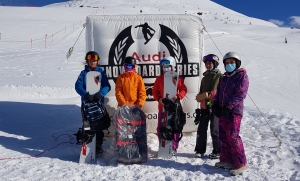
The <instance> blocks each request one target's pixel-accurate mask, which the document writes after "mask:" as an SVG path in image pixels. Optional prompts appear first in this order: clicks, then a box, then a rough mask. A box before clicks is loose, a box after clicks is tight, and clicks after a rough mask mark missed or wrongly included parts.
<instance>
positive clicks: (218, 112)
mask: <svg viewBox="0 0 300 181" xmlns="http://www.w3.org/2000/svg"><path fill="white" fill-rule="evenodd" d="M212 109H213V110H214V112H215V116H217V117H218V118H219V117H222V116H223V117H224V118H228V116H229V114H230V113H231V111H230V109H229V108H228V107H226V106H224V107H220V106H219V105H215V104H214V105H212Z"/></svg>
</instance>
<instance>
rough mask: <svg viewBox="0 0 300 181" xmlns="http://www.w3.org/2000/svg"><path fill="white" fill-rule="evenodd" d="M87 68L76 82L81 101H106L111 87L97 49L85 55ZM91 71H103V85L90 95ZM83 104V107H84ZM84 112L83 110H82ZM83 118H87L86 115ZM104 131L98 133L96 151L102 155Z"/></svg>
mask: <svg viewBox="0 0 300 181" xmlns="http://www.w3.org/2000/svg"><path fill="white" fill-rule="evenodd" d="M85 61H86V62H85V64H86V65H85V68H84V70H82V71H81V72H80V74H79V76H78V79H77V81H76V83H75V90H76V92H77V93H78V94H79V95H80V96H81V101H82V102H83V101H89V102H94V101H95V102H98V101H100V102H102V103H104V96H105V95H106V94H107V93H108V92H109V91H110V89H111V87H110V84H109V82H108V78H107V76H106V74H105V72H104V71H103V70H102V69H101V67H100V65H99V61H100V57H99V55H98V53H97V52H95V51H89V52H87V53H86V56H85ZM89 71H98V72H100V73H101V87H100V91H99V92H97V93H96V94H94V95H90V94H89V93H88V92H87V91H86V90H85V88H86V74H87V73H88V72H89ZM82 105H83V104H81V109H83V108H82ZM81 113H83V111H81ZM82 116H83V119H85V117H84V115H82ZM103 137H104V133H103V131H102V130H99V132H97V133H96V153H97V154H98V155H101V154H102V152H103V150H102V141H103Z"/></svg>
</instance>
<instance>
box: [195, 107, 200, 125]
mask: <svg viewBox="0 0 300 181" xmlns="http://www.w3.org/2000/svg"><path fill="white" fill-rule="evenodd" d="M195 112H196V117H195V120H194V123H195V125H197V124H199V122H200V116H201V109H196V110H195Z"/></svg>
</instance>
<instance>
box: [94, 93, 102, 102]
mask: <svg viewBox="0 0 300 181" xmlns="http://www.w3.org/2000/svg"><path fill="white" fill-rule="evenodd" d="M101 98H102V95H101V94H100V93H99V92H97V93H96V94H95V95H94V101H96V102H98V101H100V99H101Z"/></svg>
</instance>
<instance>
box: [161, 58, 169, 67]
mask: <svg viewBox="0 0 300 181" xmlns="http://www.w3.org/2000/svg"><path fill="white" fill-rule="evenodd" d="M159 64H160V65H161V66H164V65H171V63H170V60H166V59H162V60H161V61H160V62H159Z"/></svg>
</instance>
